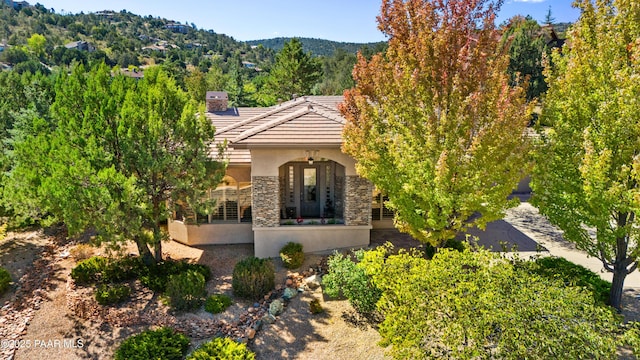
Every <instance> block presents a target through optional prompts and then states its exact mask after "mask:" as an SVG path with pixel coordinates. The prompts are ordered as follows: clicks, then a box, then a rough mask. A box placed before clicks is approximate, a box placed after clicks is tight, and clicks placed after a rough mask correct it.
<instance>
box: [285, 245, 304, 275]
mask: <svg viewBox="0 0 640 360" xmlns="http://www.w3.org/2000/svg"><path fill="white" fill-rule="evenodd" d="M280 259H282V263H283V264H284V267H286V268H287V269H297V268H299V267H300V266H301V265H302V263H303V262H304V252H303V251H302V244H299V243H294V242H291V241H290V242H288V243H287V244H286V245H285V246H283V247H282V249H280Z"/></svg>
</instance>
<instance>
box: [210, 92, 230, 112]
mask: <svg viewBox="0 0 640 360" xmlns="http://www.w3.org/2000/svg"><path fill="white" fill-rule="evenodd" d="M206 103H207V111H208V112H216V111H227V106H228V105H229V95H227V93H226V92H223V91H207V98H206Z"/></svg>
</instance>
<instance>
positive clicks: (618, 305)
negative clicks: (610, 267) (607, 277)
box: [609, 263, 627, 312]
mask: <svg viewBox="0 0 640 360" xmlns="http://www.w3.org/2000/svg"><path fill="white" fill-rule="evenodd" d="M621 265H622V264H621ZM621 265H619V263H616V264H615V266H614V270H615V271H614V272H613V282H612V283H611V292H609V305H611V306H612V307H614V308H615V309H616V310H618V312H620V311H622V289H623V287H624V279H625V278H626V277H627V268H626V267H623V266H621Z"/></svg>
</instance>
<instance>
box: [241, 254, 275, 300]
mask: <svg viewBox="0 0 640 360" xmlns="http://www.w3.org/2000/svg"><path fill="white" fill-rule="evenodd" d="M275 276H276V274H275V269H274V267H273V263H272V262H271V260H269V259H259V258H257V257H248V258H246V259H244V260H241V261H239V262H238V263H237V264H236V266H235V267H234V268H233V279H232V283H231V285H232V287H233V293H234V294H235V295H236V296H239V297H242V298H247V299H258V298H260V297H261V296H263V295H264V294H266V293H267V292H268V291H270V290H271V289H273V288H274V286H275Z"/></svg>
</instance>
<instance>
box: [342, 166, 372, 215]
mask: <svg viewBox="0 0 640 360" xmlns="http://www.w3.org/2000/svg"><path fill="white" fill-rule="evenodd" d="M372 191H373V187H372V185H371V183H370V182H369V181H368V180H367V179H364V178H361V177H359V176H346V178H345V189H344V198H345V199H344V224H345V225H347V226H353V225H356V226H358V225H371V192H372Z"/></svg>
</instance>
